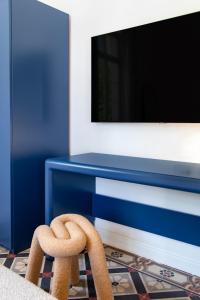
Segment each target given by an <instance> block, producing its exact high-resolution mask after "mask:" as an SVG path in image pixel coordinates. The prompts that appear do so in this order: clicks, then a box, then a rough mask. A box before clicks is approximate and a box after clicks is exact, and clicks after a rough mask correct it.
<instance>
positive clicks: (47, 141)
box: [0, 0, 69, 251]
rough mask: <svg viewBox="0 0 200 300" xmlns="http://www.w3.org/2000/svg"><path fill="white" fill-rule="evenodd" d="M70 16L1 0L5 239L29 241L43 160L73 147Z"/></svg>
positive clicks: (38, 220) (0, 188) (0, 204)
mask: <svg viewBox="0 0 200 300" xmlns="http://www.w3.org/2000/svg"><path fill="white" fill-rule="evenodd" d="M68 23H69V17H68V15H67V14H64V13H63V12H61V11H58V10H56V9H54V8H51V7H49V6H47V5H44V4H42V3H40V2H38V1H36V0H0V244H1V245H3V246H4V247H7V248H9V249H11V250H13V251H19V250H22V249H25V248H27V247H29V245H30V241H31V237H32V234H33V231H34V229H35V228H36V226H37V225H39V224H42V223H44V161H45V159H46V158H47V157H52V156H58V155H59V156H60V155H65V154H66V153H67V152H68V29H69V24H68Z"/></svg>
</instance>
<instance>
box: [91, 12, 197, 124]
mask: <svg viewBox="0 0 200 300" xmlns="http://www.w3.org/2000/svg"><path fill="white" fill-rule="evenodd" d="M92 122H176V123H196V122H200V12H197V13H192V14H188V15H184V16H180V17H176V18H172V19H168V20H164V21H159V22H155V23H151V24H147V25H142V26H138V27H133V28H129V29H125V30H120V31H117V32H111V33H108V34H103V35H100V36H95V37H92Z"/></svg>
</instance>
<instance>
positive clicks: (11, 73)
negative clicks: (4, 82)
mask: <svg viewBox="0 0 200 300" xmlns="http://www.w3.org/2000/svg"><path fill="white" fill-rule="evenodd" d="M9 10H10V13H9V24H10V37H9V39H10V181H11V182H10V187H11V191H10V197H11V199H10V201H11V220H10V222H11V249H12V250H13V247H14V230H13V229H14V228H13V227H14V203H13V202H14V199H13V184H14V181H13V160H12V155H13V57H12V55H13V53H12V50H13V49H12V46H13V45H12V35H13V32H12V13H13V10H12V0H9Z"/></svg>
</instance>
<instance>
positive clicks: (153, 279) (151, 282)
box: [0, 246, 200, 300]
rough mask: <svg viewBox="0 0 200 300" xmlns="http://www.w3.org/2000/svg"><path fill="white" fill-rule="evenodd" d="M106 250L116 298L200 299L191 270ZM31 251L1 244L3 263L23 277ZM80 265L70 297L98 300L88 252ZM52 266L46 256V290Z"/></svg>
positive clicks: (0, 260) (42, 280) (41, 282)
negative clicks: (184, 270)
mask: <svg viewBox="0 0 200 300" xmlns="http://www.w3.org/2000/svg"><path fill="white" fill-rule="evenodd" d="M105 253H106V256H107V265H108V269H109V275H110V280H111V282H112V287H113V293H114V297H115V300H131V299H133V300H151V299H155V300H159V299H160V300H161V299H162V300H173V299H174V300H200V295H198V289H197V285H198V279H199V278H198V277H196V281H195V280H194V282H192V283H191V282H190V280H191V279H192V278H194V276H192V275H190V274H187V273H183V272H181V271H178V270H174V269H172V268H169V267H166V266H163V265H160V264H157V263H155V262H152V261H150V260H147V259H145V258H142V257H138V256H136V255H134V254H131V253H126V252H124V251H121V250H118V249H115V248H112V247H110V246H105ZM28 255H29V251H28V250H26V251H23V252H20V253H19V254H17V255H15V254H13V253H10V252H8V251H6V250H5V249H3V248H1V247H0V264H3V265H4V266H6V267H7V268H10V269H11V270H12V271H14V272H16V273H17V274H19V275H20V276H23V277H24V276H25V272H26V268H27V260H28ZM79 266H80V282H79V284H78V285H77V286H71V287H70V297H69V299H76V300H96V293H95V288H94V281H93V278H92V272H91V268H90V262H89V259H88V255H87V253H85V254H81V255H80V257H79ZM53 269H54V268H53V262H52V261H49V260H46V259H45V258H44V260H43V264H42V268H41V273H40V279H39V283H38V285H39V286H40V287H41V288H43V289H44V290H46V291H47V292H48V291H49V290H50V288H51V282H52V277H53ZM184 276H185V277H184ZM186 282H187V285H186ZM181 284H182V286H181ZM11 285H12V283H11ZM192 286H195V289H194V288H193V289H194V290H195V293H196V294H195V293H194V292H192V288H191V287H192ZM183 288H184V289H183ZM199 294H200V291H199ZM105 300H106V299H105Z"/></svg>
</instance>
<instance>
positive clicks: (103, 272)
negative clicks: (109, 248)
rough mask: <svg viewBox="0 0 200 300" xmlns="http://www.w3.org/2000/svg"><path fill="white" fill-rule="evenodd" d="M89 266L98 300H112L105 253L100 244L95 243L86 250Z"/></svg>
mask: <svg viewBox="0 0 200 300" xmlns="http://www.w3.org/2000/svg"><path fill="white" fill-rule="evenodd" d="M88 255H89V259H90V265H91V269H92V274H93V279H94V284H95V288H96V293H97V299H98V300H105V299H106V300H113V299H114V297H113V293H112V285H111V282H110V278H109V274H108V270H107V265H106V258H105V252H104V248H103V245H102V243H101V242H100V241H99V242H96V243H95V244H93V245H92V247H90V249H88Z"/></svg>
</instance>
